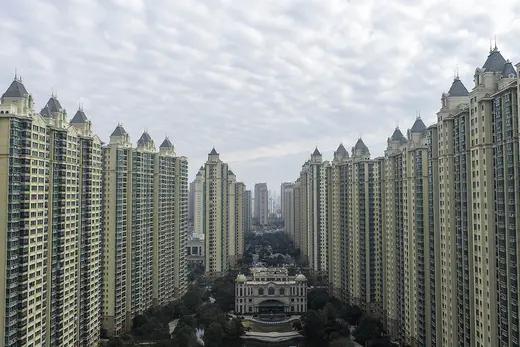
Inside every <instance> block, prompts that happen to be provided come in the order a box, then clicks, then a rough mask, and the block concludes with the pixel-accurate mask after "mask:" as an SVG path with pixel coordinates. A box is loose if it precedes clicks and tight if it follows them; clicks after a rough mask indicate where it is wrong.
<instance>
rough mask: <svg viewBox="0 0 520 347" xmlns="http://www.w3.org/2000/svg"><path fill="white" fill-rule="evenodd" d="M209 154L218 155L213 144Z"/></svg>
mask: <svg viewBox="0 0 520 347" xmlns="http://www.w3.org/2000/svg"><path fill="white" fill-rule="evenodd" d="M209 155H218V153H217V151H216V150H215V146H213V149H212V150H211V152H209Z"/></svg>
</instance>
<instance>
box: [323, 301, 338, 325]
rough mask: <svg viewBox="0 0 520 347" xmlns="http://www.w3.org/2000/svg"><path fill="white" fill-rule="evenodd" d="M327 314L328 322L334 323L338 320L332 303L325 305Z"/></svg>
mask: <svg viewBox="0 0 520 347" xmlns="http://www.w3.org/2000/svg"><path fill="white" fill-rule="evenodd" d="M324 310H325V314H326V318H327V321H334V320H336V318H337V314H336V309H335V308H334V305H332V303H330V302H328V303H326V304H325V308H324Z"/></svg>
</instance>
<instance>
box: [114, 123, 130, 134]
mask: <svg viewBox="0 0 520 347" xmlns="http://www.w3.org/2000/svg"><path fill="white" fill-rule="evenodd" d="M125 135H128V134H127V132H126V130H125V128H123V126H122V125H121V124H118V125H117V127H116V128H115V129H114V132H112V135H110V136H125Z"/></svg>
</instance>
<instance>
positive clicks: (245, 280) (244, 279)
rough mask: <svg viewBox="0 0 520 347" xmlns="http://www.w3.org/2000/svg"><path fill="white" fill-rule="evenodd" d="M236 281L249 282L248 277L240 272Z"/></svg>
mask: <svg viewBox="0 0 520 347" xmlns="http://www.w3.org/2000/svg"><path fill="white" fill-rule="evenodd" d="M235 281H237V282H247V277H246V276H244V275H243V274H238V275H237V278H236V279H235Z"/></svg>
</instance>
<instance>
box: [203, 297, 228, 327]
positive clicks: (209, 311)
mask: <svg viewBox="0 0 520 347" xmlns="http://www.w3.org/2000/svg"><path fill="white" fill-rule="evenodd" d="M225 320H226V315H225V313H224V312H223V311H222V310H221V308H220V307H219V306H218V305H217V304H216V303H215V304H206V305H204V306H203V307H202V308H201V309H200V310H199V311H198V312H197V322H198V324H199V325H203V326H204V328H205V329H207V328H208V327H209V326H210V325H211V323H215V322H219V323H222V322H224V321H225Z"/></svg>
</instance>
